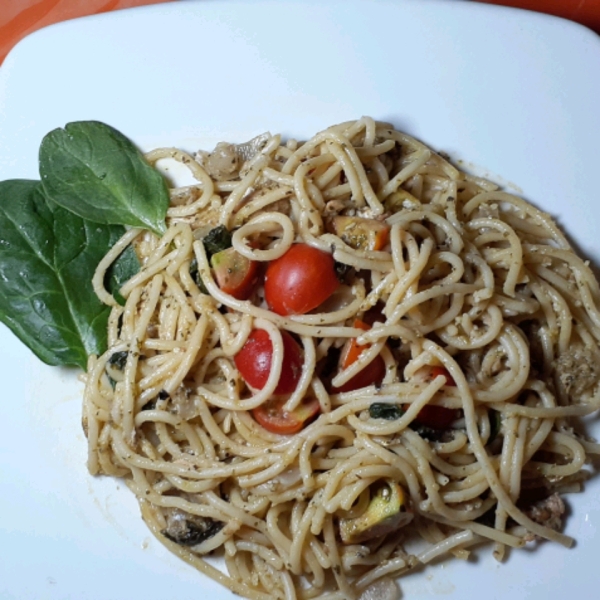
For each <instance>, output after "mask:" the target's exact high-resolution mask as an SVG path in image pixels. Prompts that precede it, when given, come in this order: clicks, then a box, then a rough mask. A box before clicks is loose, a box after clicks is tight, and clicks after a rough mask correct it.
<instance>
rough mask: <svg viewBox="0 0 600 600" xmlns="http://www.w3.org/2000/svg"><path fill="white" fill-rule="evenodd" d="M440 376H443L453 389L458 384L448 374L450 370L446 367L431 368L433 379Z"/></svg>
mask: <svg viewBox="0 0 600 600" xmlns="http://www.w3.org/2000/svg"><path fill="white" fill-rule="evenodd" d="M438 375H443V376H444V377H445V378H446V384H445V385H449V386H451V387H456V382H455V381H454V379H453V378H452V375H450V373H448V370H447V369H446V368H445V367H439V366H435V367H431V378H432V379H435V378H436V377H437V376H438Z"/></svg>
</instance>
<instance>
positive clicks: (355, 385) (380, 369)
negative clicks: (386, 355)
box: [333, 319, 385, 392]
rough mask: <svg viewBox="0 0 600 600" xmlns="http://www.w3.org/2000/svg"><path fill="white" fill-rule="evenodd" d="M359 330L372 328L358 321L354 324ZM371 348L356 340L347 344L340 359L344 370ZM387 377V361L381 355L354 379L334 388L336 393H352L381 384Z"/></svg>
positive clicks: (351, 340)
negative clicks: (361, 344)
mask: <svg viewBox="0 0 600 600" xmlns="http://www.w3.org/2000/svg"><path fill="white" fill-rule="evenodd" d="M353 325H354V327H356V328H357V329H362V330H363V331H368V330H369V329H371V328H370V326H369V325H367V323H365V322H364V321H361V320H360V319H356V320H355V321H354V323H353ZM367 348H369V344H365V345H363V346H360V345H359V344H358V343H357V341H356V338H352V339H350V340H348V341H347V342H346V345H345V346H344V349H343V350H342V354H341V357H340V364H341V367H342V369H346V368H348V367H349V366H350V365H351V364H353V363H355V362H356V361H357V360H358V358H359V356H360V355H361V353H362V352H363V351H364V350H366V349H367ZM384 376H385V361H384V360H383V358H382V357H381V355H377V356H376V357H375V358H374V359H373V360H372V361H371V362H370V363H369V364H368V365H366V366H365V367H364V368H363V369H362V370H361V371H359V372H358V373H357V374H356V375H355V376H354V377H352V378H351V379H349V380H348V381H347V382H346V383H344V384H343V385H341V386H340V387H339V388H333V391H334V392H352V391H354V390H358V389H360V388H362V387H367V386H368V385H374V384H379V383H381V382H382V380H383V378H384Z"/></svg>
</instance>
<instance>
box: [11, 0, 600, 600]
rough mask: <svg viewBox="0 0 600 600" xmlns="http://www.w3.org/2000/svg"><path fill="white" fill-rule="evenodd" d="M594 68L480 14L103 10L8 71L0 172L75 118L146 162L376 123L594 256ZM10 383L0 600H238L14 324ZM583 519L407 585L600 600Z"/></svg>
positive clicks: (560, 45)
mask: <svg viewBox="0 0 600 600" xmlns="http://www.w3.org/2000/svg"><path fill="white" fill-rule="evenodd" d="M599 64H600V40H599V39H598V37H597V36H596V35H594V34H593V33H591V32H590V31H588V30H586V29H584V28H582V27H580V26H577V25H575V24H573V23H570V22H567V21H562V20H559V19H555V18H552V17H547V16H542V15H537V14H534V13H527V12H521V11H517V10H514V9H502V8H498V7H493V6H489V5H479V4H475V3H470V2H460V1H453V2H448V1H439V2H438V1H435V0H428V1H425V0H414V1H401V0H395V1H393V2H385V1H372V2H361V1H358V2H353V1H346V2H328V3H324V2H318V1H316V2H261V1H259V2H230V1H227V0H225V1H221V2H210V1H208V2H177V3H169V4H166V5H156V6H151V7H145V8H139V9H132V10H129V11H120V12H115V13H109V14H103V15H100V16H95V17H89V18H84V19H80V20H76V21H71V22H66V23H62V24H58V25H54V26H52V27H49V28H47V29H44V30H41V31H38V32H36V33H34V34H33V35H31V36H30V37H28V38H26V39H25V40H24V41H23V42H21V43H20V44H19V45H18V46H17V47H16V48H15V49H14V50H13V51H12V52H11V54H10V55H9V57H8V58H7V60H6V62H5V63H4V65H3V66H2V69H1V70H0V180H3V179H8V178H17V177H25V178H36V177H37V176H38V175H37V149H38V146H39V143H40V140H41V139H42V137H43V135H44V134H45V133H47V132H48V131H50V130H51V129H53V128H55V127H59V126H63V125H64V124H65V123H67V122H69V121H75V120H80V119H97V120H101V121H105V122H107V123H109V124H111V125H113V126H114V127H116V128H118V129H120V130H121V131H123V132H124V133H125V134H126V135H128V136H129V137H130V138H132V139H133V140H134V141H135V142H136V143H137V144H139V145H140V146H141V147H143V148H144V149H147V148H150V147H151V146H154V145H156V144H165V143H166V144H172V145H180V146H182V147H184V148H187V149H189V150H195V149H197V148H199V147H202V148H208V149H210V148H212V147H213V145H214V144H215V143H216V142H218V141H220V140H228V141H244V140H247V139H249V138H251V137H253V136H254V135H256V134H259V133H262V132H263V131H266V130H270V131H271V132H282V133H283V134H284V135H285V136H289V137H295V138H305V137H307V136H310V135H312V134H313V133H315V132H316V131H318V130H320V129H322V128H325V127H327V126H328V125H331V124H333V123H337V122H340V121H344V120H349V119H354V118H357V117H360V116H362V115H371V116H373V117H375V118H376V119H379V120H385V121H390V122H392V123H393V124H394V125H395V126H396V127H397V128H399V129H404V130H406V131H407V132H409V133H411V134H413V135H415V136H417V137H419V138H421V139H422V140H423V141H425V142H427V143H428V144H430V145H432V146H433V147H435V148H437V149H440V150H444V151H446V152H448V153H449V154H450V155H451V156H452V157H453V158H454V159H456V160H462V161H464V164H465V165H467V166H468V167H469V168H472V169H474V170H477V171H478V172H480V173H482V172H483V173H486V174H487V175H488V176H489V177H491V178H492V179H495V180H496V181H498V182H500V183H501V184H503V185H506V186H507V187H508V188H509V189H510V190H511V191H518V192H519V193H521V194H523V195H524V196H525V197H526V198H527V199H528V200H530V201H532V202H534V203H535V204H537V205H538V206H540V207H542V208H544V209H545V210H547V211H548V212H550V213H551V214H552V215H554V216H555V217H556V218H557V219H558V220H559V222H560V223H561V224H562V225H563V226H564V227H565V228H566V230H567V232H568V233H569V235H571V236H572V238H573V239H575V240H576V242H577V244H578V246H579V248H580V249H581V250H582V251H583V252H584V253H585V254H586V255H587V256H588V257H589V258H592V259H594V260H598V259H600V236H598V235H597V233H596V227H597V223H598V222H599V220H600V204H599V199H598V184H597V178H598V150H597V149H598V140H600V111H599V110H598V105H597V102H598V98H599V97H600V78H598V77H597V76H592V74H593V73H597V70H598V65H599ZM0 381H1V382H2V408H3V411H2V412H3V415H4V417H3V419H2V424H1V427H0V429H1V433H0V546H1V547H2V560H0V596H1V597H3V598H19V599H24V600H29V599H36V600H40V599H46V598H47V599H52V600H58V599H66V598H68V599H71V598H72V599H78V600H130V599H131V598H144V600H164V599H165V598H170V599H177V600H185V599H188V598H189V599H191V598H198V597H204V598H218V599H226V598H230V599H233V598H234V596H233V595H231V594H229V593H228V592H226V591H224V590H223V589H221V588H219V587H218V586H217V585H216V584H215V583H213V582H212V581H210V580H208V579H206V578H205V577H203V576H201V575H200V574H198V573H197V572H195V571H194V570H193V569H192V568H190V567H188V566H187V565H186V564H183V563H182V562H180V561H179V560H178V559H176V558H175V557H174V556H171V555H170V554H169V553H168V552H167V551H166V550H165V549H164V548H163V547H162V546H161V544H160V543H158V542H157V541H156V540H154V539H153V538H152V536H151V535H150V533H149V532H148V531H147V530H146V528H145V526H144V524H143V523H142V521H141V518H140V517H139V511H138V508H137V505H136V502H135V500H134V499H133V498H132V496H131V495H130V493H129V492H128V490H127V489H126V488H125V487H124V486H123V485H122V484H121V483H119V482H118V481H115V480H112V479H106V478H105V479H94V478H91V477H89V476H88V475H87V473H86V469H85V440H84V435H83V433H82V429H81V425H80V405H81V384H80V383H79V382H78V380H77V373H75V372H73V371H69V370H63V369H57V368H50V367H46V366H44V365H42V364H41V363H40V362H39V361H37V360H36V359H35V358H34V357H33V356H32V355H31V354H30V353H29V351H28V350H27V349H25V348H24V347H22V346H21V345H20V343H19V342H17V340H16V339H15V338H14V337H13V336H12V335H11V334H10V332H8V330H6V329H5V328H4V327H2V328H1V330H0ZM569 506H570V514H569V519H568V524H567V527H566V532H567V533H568V534H570V535H572V536H574V537H575V538H576V539H577V545H576V547H575V548H574V549H571V550H566V549H564V548H562V547H559V546H554V545H551V544H547V543H546V544H541V545H540V546H539V547H537V548H536V549H535V550H533V551H528V550H526V551H521V552H515V553H513V554H512V555H511V557H510V559H509V560H508V561H507V562H506V563H504V564H498V563H496V562H494V560H493V559H492V558H491V556H490V553H489V551H487V550H485V549H482V550H481V551H480V552H478V553H477V558H475V559H473V560H472V561H469V562H467V563H464V562H459V561H457V560H454V561H450V562H448V563H446V564H444V565H431V566H429V567H427V568H426V569H425V570H424V571H423V572H420V573H416V574H414V575H411V576H409V577H406V578H405V579H403V580H402V584H401V585H402V589H403V593H404V598H407V599H419V600H433V599H438V598H444V599H445V600H458V599H460V600H475V599H477V600H481V598H485V599H486V600H491V599H504V598H510V599H511V600H521V599H525V598H527V599H528V600H552V599H558V598H563V597H564V596H567V595H571V596H573V592H574V589H577V590H580V591H581V592H580V596H579V597H581V598H592V597H594V592H592V590H593V589H596V585H597V573H596V563H597V557H598V556H599V555H600V537H599V536H596V535H595V534H596V530H597V529H598V527H599V526H600V485H598V482H597V481H596V482H592V483H590V484H589V485H588V489H587V491H586V492H585V493H584V494H582V495H580V496H579V497H576V498H572V499H570V500H569ZM586 586H587V587H586ZM586 590H588V591H587V592H586Z"/></svg>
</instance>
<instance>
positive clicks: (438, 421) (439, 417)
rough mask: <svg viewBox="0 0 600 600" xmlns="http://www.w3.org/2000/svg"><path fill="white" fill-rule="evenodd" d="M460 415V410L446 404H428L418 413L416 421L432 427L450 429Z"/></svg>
mask: <svg viewBox="0 0 600 600" xmlns="http://www.w3.org/2000/svg"><path fill="white" fill-rule="evenodd" d="M459 416H460V411H459V410H456V409H454V408H446V407H445V406H435V405H433V404H426V405H425V406H424V407H423V408H422V409H421V410H420V411H419V414H418V415H417V418H416V419H415V421H416V422H417V423H419V424H420V425H425V427H430V428H431V429H448V428H449V427H450V425H452V423H453V422H454V421H456V419H458V418H459Z"/></svg>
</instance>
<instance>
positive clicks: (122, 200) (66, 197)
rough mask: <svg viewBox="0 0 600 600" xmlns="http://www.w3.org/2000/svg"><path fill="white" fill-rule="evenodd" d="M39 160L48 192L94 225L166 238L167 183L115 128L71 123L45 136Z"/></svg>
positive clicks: (43, 182) (47, 193)
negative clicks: (140, 230)
mask: <svg viewBox="0 0 600 600" xmlns="http://www.w3.org/2000/svg"><path fill="white" fill-rule="evenodd" d="M39 161H40V165H39V166H40V175H41V178H42V184H43V186H44V192H45V193H46V196H47V197H48V198H49V199H50V200H53V201H54V202H56V203H57V204H59V205H60V206H62V207H64V208H66V209H68V210H70V211H71V212H74V213H75V214H77V215H79V216H80V217H83V218H84V219H89V220H90V221H96V222H98V223H104V224H118V225H131V226H132V227H143V228H146V229H150V230H152V231H154V232H155V233H157V234H159V235H160V234H162V233H164V231H165V229H166V227H165V215H166V212H167V208H168V206H169V192H168V189H167V185H166V182H165V180H164V179H163V177H162V176H161V174H160V173H159V172H158V171H156V170H155V169H154V168H152V167H151V166H150V165H149V164H148V163H147V162H146V161H145V159H144V157H143V156H142V154H141V153H140V151H139V150H138V149H137V148H136V147H135V146H134V145H133V143H132V142H131V141H130V140H129V139H128V138H126V137H125V136H124V135H123V134H122V133H120V132H118V131H117V130H116V129H114V128H112V127H110V126H108V125H106V124H104V123H100V122H99V121H77V122H73V123H68V124H67V125H66V126H65V128H64V129H55V130H54V131H51V132H50V133H48V134H47V135H46V136H45V137H44V139H43V140H42V144H41V146H40V153H39Z"/></svg>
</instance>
